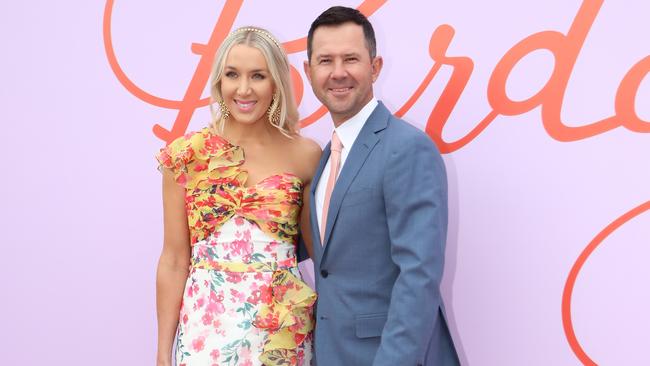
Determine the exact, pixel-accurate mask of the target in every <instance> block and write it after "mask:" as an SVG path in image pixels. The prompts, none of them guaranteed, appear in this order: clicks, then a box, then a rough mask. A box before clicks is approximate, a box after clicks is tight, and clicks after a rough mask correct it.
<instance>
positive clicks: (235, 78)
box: [221, 44, 274, 124]
mask: <svg viewBox="0 0 650 366" xmlns="http://www.w3.org/2000/svg"><path fill="white" fill-rule="evenodd" d="M273 92H274V86H273V78H272V77H271V73H270V72H269V69H268V66H267V64H266V59H265V58H264V55H263V54H262V52H261V51H260V50H258V49H257V48H254V47H250V46H246V45H243V44H238V45H235V46H233V47H232V48H231V49H230V52H229V53H228V56H227V57H226V64H225V67H224V70H223V77H222V78H221V96H222V97H223V100H224V102H225V103H226V105H227V106H228V109H229V110H230V114H231V116H232V117H231V118H233V119H234V120H236V121H237V122H240V123H247V124H252V123H256V122H258V121H260V120H264V121H266V120H267V117H266V112H267V110H268V108H269V106H270V105H271V101H272V100H273Z"/></svg>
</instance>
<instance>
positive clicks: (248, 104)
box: [237, 101, 255, 108]
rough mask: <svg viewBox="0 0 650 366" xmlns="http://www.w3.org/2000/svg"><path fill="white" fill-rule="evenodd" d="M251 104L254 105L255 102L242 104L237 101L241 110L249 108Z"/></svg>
mask: <svg viewBox="0 0 650 366" xmlns="http://www.w3.org/2000/svg"><path fill="white" fill-rule="evenodd" d="M253 104H255V102H248V103H243V102H240V101H237V105H238V106H240V107H242V108H248V107H251V106H252V105H253Z"/></svg>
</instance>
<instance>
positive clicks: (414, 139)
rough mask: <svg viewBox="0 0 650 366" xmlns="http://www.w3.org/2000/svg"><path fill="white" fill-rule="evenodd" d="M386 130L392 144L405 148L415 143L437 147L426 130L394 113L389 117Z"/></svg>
mask: <svg viewBox="0 0 650 366" xmlns="http://www.w3.org/2000/svg"><path fill="white" fill-rule="evenodd" d="M386 132H387V134H388V137H389V138H388V140H389V141H390V142H391V145H395V146H402V147H403V148H406V147H408V146H414V145H417V146H428V147H433V148H435V147H436V146H435V143H434V142H433V140H432V139H431V137H429V136H428V135H427V134H426V133H425V132H424V131H422V130H421V129H419V128H417V127H416V126H414V125H412V124H411V123H409V122H407V121H405V120H403V119H401V118H399V117H397V116H395V115H393V114H391V116H390V118H389V119H388V125H387V127H386Z"/></svg>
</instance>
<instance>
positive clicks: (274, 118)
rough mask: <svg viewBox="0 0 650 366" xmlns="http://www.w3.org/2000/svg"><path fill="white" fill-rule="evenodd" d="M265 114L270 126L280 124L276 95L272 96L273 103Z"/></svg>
mask: <svg viewBox="0 0 650 366" xmlns="http://www.w3.org/2000/svg"><path fill="white" fill-rule="evenodd" d="M266 114H267V115H268V116H269V122H271V124H272V125H275V126H277V125H278V124H279V123H280V97H278V95H277V94H273V101H272V102H271V105H270V106H269V109H268V111H266Z"/></svg>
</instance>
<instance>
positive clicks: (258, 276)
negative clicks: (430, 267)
mask: <svg viewBox="0 0 650 366" xmlns="http://www.w3.org/2000/svg"><path fill="white" fill-rule="evenodd" d="M210 91H211V96H212V99H213V103H214V105H215V108H214V110H213V122H212V124H211V125H210V126H209V127H206V128H204V129H202V130H200V131H197V132H192V133H188V134H187V135H185V136H183V137H180V138H179V139H177V140H175V141H174V142H172V143H171V144H169V145H168V146H167V147H165V148H163V149H161V151H160V153H159V154H158V156H157V159H158V161H159V163H160V167H161V171H162V173H163V210H164V243H163V249H162V254H161V256H160V261H159V264H158V272H157V308H158V356H157V361H158V365H171V364H172V349H173V348H175V353H174V357H175V361H176V364H177V365H185V366H191V365H200V366H203V365H247V366H249V365H309V364H310V362H311V358H312V354H311V353H312V352H311V330H312V328H313V315H312V306H313V304H314V302H315V299H316V295H315V293H314V292H313V291H312V290H311V289H310V288H309V287H308V286H307V285H306V284H305V283H304V282H303V281H302V280H301V279H300V273H299V272H298V269H297V266H296V265H297V259H296V258H297V255H296V250H297V239H298V230H299V227H301V228H302V237H303V238H304V239H305V244H306V248H307V251H308V252H309V253H310V254H311V235H310V233H309V231H308V230H309V218H308V215H309V208H308V202H307V197H308V194H307V192H308V191H309V187H310V184H311V177H312V176H313V174H314V171H315V169H316V165H317V164H318V161H319V158H320V155H321V149H320V147H319V146H318V145H317V144H316V143H315V142H313V141H312V140H309V139H307V138H304V137H301V136H300V135H299V134H298V125H297V123H298V112H297V109H296V105H295V101H294V96H293V92H292V89H291V81H290V73H289V63H288V60H287V56H286V54H285V53H284V51H283V50H282V47H281V46H280V44H279V43H278V41H277V39H276V38H275V37H274V36H273V35H271V34H270V33H269V32H268V31H266V30H264V29H261V28H257V27H244V28H240V29H237V30H236V31H234V32H233V33H231V34H230V35H229V36H228V37H227V38H226V39H225V40H224V42H223V43H222V45H221V47H220V48H219V50H218V51H217V54H216V55H215V61H214V66H213V71H212V77H211V80H210ZM302 223H304V225H303V224H302ZM175 337H176V342H174V338H175Z"/></svg>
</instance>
